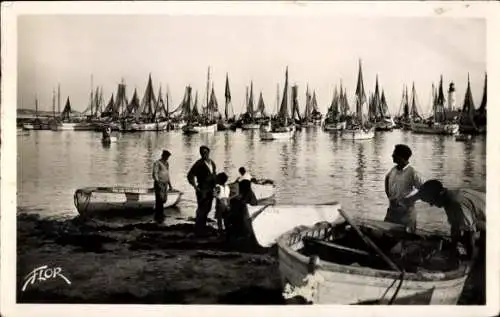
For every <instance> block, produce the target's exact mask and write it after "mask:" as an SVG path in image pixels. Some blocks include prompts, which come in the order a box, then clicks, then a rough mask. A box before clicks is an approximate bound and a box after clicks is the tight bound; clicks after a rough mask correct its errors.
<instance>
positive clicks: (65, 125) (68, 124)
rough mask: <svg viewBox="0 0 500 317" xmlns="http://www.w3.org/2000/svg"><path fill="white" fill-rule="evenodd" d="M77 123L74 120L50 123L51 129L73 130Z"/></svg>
mask: <svg viewBox="0 0 500 317" xmlns="http://www.w3.org/2000/svg"><path fill="white" fill-rule="evenodd" d="M77 125H78V123H74V122H63V123H60V124H52V126H51V129H52V130H53V131H75V127H76V126H77Z"/></svg>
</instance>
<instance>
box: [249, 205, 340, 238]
mask: <svg viewBox="0 0 500 317" xmlns="http://www.w3.org/2000/svg"><path fill="white" fill-rule="evenodd" d="M247 208H248V213H249V215H250V217H251V218H252V219H253V220H252V230H253V234H254V236H255V238H256V240H257V243H258V244H259V245H260V246H262V247H270V246H272V245H273V244H276V241H277V239H278V237H280V236H281V235H282V234H283V233H286V232H287V231H289V230H291V229H293V228H295V227H297V226H299V225H313V224H315V223H318V222H322V221H326V222H333V221H335V220H336V219H338V215H339V213H338V210H339V209H340V208H341V206H340V204H339V203H338V202H331V203H326V204H318V205H273V206H271V205H258V206H251V205H247Z"/></svg>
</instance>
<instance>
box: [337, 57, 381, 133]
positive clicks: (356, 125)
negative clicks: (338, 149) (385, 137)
mask: <svg viewBox="0 0 500 317" xmlns="http://www.w3.org/2000/svg"><path fill="white" fill-rule="evenodd" d="M365 106H366V95H365V88H364V85H363V71H362V69H361V60H359V71H358V84H357V87H356V117H355V118H353V120H351V122H350V124H348V125H347V129H345V130H343V131H342V139H344V140H368V139H373V138H374V137H375V129H374V128H373V127H372V126H369V125H367V124H366V123H365V120H364V115H363V108H364V107H365Z"/></svg>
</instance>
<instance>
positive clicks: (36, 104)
mask: <svg viewBox="0 0 500 317" xmlns="http://www.w3.org/2000/svg"><path fill="white" fill-rule="evenodd" d="M35 116H36V118H37V119H38V96H37V95H35Z"/></svg>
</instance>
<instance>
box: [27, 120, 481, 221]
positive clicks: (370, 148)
mask: <svg viewBox="0 0 500 317" xmlns="http://www.w3.org/2000/svg"><path fill="white" fill-rule="evenodd" d="M256 132H257V133H255V131H236V132H232V131H228V132H217V133H215V134H212V135H189V136H188V135H184V134H182V133H180V132H178V131H173V132H165V133H130V134H122V135H120V136H119V139H118V141H117V142H116V143H112V144H111V146H110V147H109V148H104V147H103V146H102V144H101V141H100V134H99V133H94V132H89V133H87V132H67V133H60V132H52V131H33V133H32V134H31V135H30V136H26V137H23V138H22V139H21V138H18V141H19V142H18V174H17V177H18V178H17V180H18V190H19V194H18V205H19V206H21V207H36V208H41V209H43V212H44V213H46V214H54V215H73V216H74V215H75V214H76V211H75V208H74V206H73V193H74V190H75V189H77V188H80V187H85V186H95V185H100V186H112V185H141V186H152V180H151V165H152V162H153V161H154V160H156V159H158V158H159V156H160V154H161V150H162V149H168V150H169V151H170V152H171V153H172V156H171V158H170V160H169V161H170V168H171V173H172V175H171V178H172V182H173V186H174V187H175V188H178V189H180V190H182V191H184V192H185V198H186V199H185V203H183V204H181V212H182V213H183V214H185V215H188V216H191V215H192V213H193V212H194V207H193V205H189V204H188V203H187V202H186V201H188V200H190V199H191V200H194V193H193V192H192V188H191V187H190V186H189V184H188V183H187V180H186V173H187V171H188V169H189V168H190V167H191V165H192V164H193V163H194V162H195V161H196V160H197V159H198V158H199V146H201V145H203V144H205V145H207V146H209V147H210V148H211V154H210V155H211V157H212V159H213V160H214V161H215V163H216V165H217V170H218V171H223V170H225V171H226V172H227V173H228V175H229V179H230V180H234V179H235V178H236V176H237V168H238V167H240V166H245V167H248V169H249V171H250V173H251V174H252V175H254V176H256V177H262V178H270V179H273V180H274V181H275V183H276V185H277V189H278V192H277V197H276V198H277V202H278V203H283V204H287V203H297V204H299V203H300V204H302V203H323V202H328V201H332V200H338V201H340V202H341V203H342V205H343V206H345V210H346V211H349V212H354V213H365V214H366V215H367V216H370V217H373V218H378V219H381V218H383V216H384V215H385V208H386V200H387V198H386V197H385V193H384V190H383V182H384V177H385V174H386V173H387V171H388V170H389V169H390V168H391V167H392V166H393V163H392V159H391V153H392V150H393V148H394V145H395V144H397V143H405V144H408V145H409V146H410V148H411V149H412V150H413V152H414V154H413V156H412V158H411V163H412V164H413V165H414V166H415V167H416V168H417V170H419V171H421V172H422V173H423V174H424V175H425V176H426V178H429V177H436V178H440V179H442V180H443V181H444V182H445V184H447V185H449V186H463V185H468V186H471V187H473V188H476V189H484V188H485V174H486V162H485V158H486V153H485V152H486V151H485V145H484V143H485V140H484V139H483V140H481V139H479V140H475V141H473V142H476V143H471V144H466V143H462V142H455V140H454V139H453V138H447V137H439V136H436V137H434V136H419V135H414V134H411V133H408V132H402V131H393V132H388V133H377V135H376V136H375V139H373V140H368V141H360V142H352V141H346V140H342V139H341V138H340V137H338V136H337V135H336V134H334V133H325V132H323V131H321V130H320V129H305V130H302V131H301V132H299V133H297V135H296V137H295V139H293V140H289V141H276V142H274V141H273V142H262V141H260V140H259V137H258V131H256ZM21 140H22V141H21ZM429 160H430V161H429Z"/></svg>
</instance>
